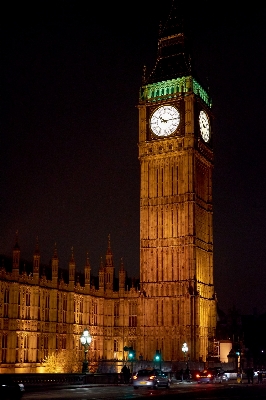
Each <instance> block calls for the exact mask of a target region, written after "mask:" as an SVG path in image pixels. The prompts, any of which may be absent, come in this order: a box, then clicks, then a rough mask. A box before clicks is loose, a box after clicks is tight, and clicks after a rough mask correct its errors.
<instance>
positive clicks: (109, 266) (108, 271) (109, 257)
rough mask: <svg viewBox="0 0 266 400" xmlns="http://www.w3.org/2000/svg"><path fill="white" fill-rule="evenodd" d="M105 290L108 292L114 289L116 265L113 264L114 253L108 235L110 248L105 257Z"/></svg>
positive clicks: (108, 247)
mask: <svg viewBox="0 0 266 400" xmlns="http://www.w3.org/2000/svg"><path fill="white" fill-rule="evenodd" d="M104 281H105V288H106V290H113V288H114V263H113V253H112V250H111V239H110V235H108V246H107V252H106V256H105V279H104Z"/></svg>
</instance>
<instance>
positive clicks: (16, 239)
mask: <svg viewBox="0 0 266 400" xmlns="http://www.w3.org/2000/svg"><path fill="white" fill-rule="evenodd" d="M14 249H19V244H18V230H16V238H15V246H14Z"/></svg>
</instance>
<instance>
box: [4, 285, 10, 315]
mask: <svg viewBox="0 0 266 400" xmlns="http://www.w3.org/2000/svg"><path fill="white" fill-rule="evenodd" d="M8 305H9V290H8V289H5V293H4V318H7V317H8Z"/></svg>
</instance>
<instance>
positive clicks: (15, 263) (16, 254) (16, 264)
mask: <svg viewBox="0 0 266 400" xmlns="http://www.w3.org/2000/svg"><path fill="white" fill-rule="evenodd" d="M19 261H20V248H19V245H18V231H17V232H16V243H15V246H14V248H13V267H12V273H13V274H14V275H15V277H16V278H18V276H19Z"/></svg>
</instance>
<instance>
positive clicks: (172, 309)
mask: <svg viewBox="0 0 266 400" xmlns="http://www.w3.org/2000/svg"><path fill="white" fill-rule="evenodd" d="M176 11H177V10H176V8H175V5H174V2H173V4H172V9H171V11H170V15H169V17H168V19H167V21H166V24H165V25H164V26H163V27H161V30H160V33H159V40H158V55H157V60H156V63H155V66H154V68H153V70H152V72H151V73H150V75H149V76H148V77H144V78H143V80H144V81H143V85H142V87H141V90H140V100H139V106H138V108H139V160H140V167H141V189H140V281H141V291H142V293H143V305H142V310H143V316H142V320H141V327H140V328H141V330H142V331H141V337H143V340H142V345H141V350H142V354H143V356H144V359H151V358H152V357H153V354H154V349H158V350H160V351H161V354H162V358H163V359H164V360H178V359H179V360H180V359H182V357H183V356H184V355H182V344H183V343H187V345H188V354H187V355H188V356H189V357H190V359H191V360H199V359H201V358H202V359H203V360H206V357H207V355H208V352H209V351H210V349H211V342H212V341H213V339H214V337H215V328H216V301H215V291H214V282H213V205H212V175H213V147H212V135H213V134H214V133H213V129H212V113H211V99H210V96H209V94H208V92H207V91H206V90H205V89H204V88H203V86H201V84H200V83H199V80H198V79H197V77H196V75H195V73H194V70H193V68H192V65H191V59H190V53H189V48H188V43H187V39H186V36H185V34H184V32H183V29H182V27H181V25H180V23H179V21H178V20H177V12H176Z"/></svg>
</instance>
